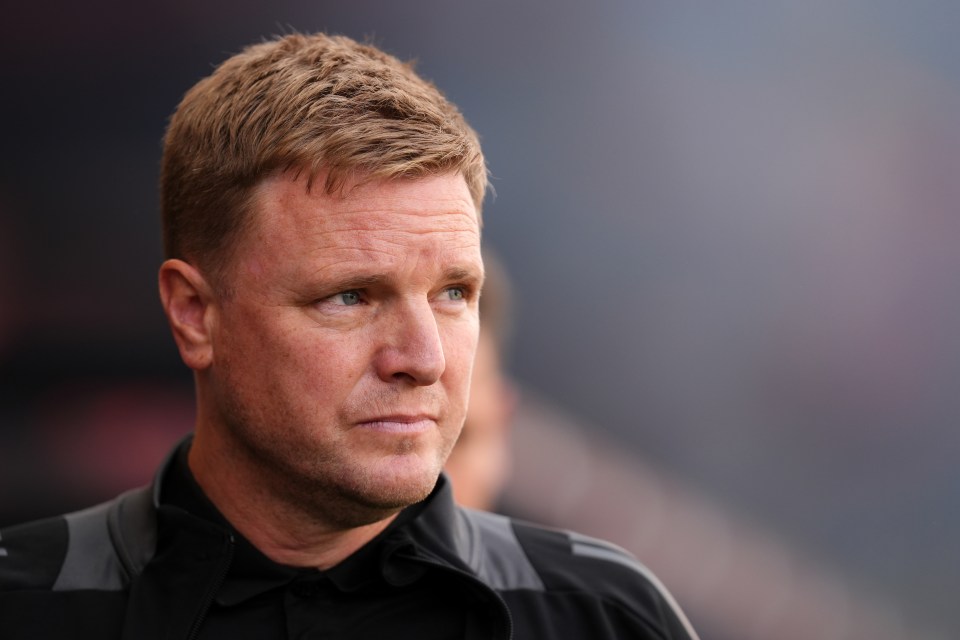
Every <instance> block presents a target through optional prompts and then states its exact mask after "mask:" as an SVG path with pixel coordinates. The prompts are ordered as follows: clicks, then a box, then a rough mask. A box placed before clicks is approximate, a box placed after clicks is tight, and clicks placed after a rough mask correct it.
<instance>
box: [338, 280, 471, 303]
mask: <svg viewBox="0 0 960 640" xmlns="http://www.w3.org/2000/svg"><path fill="white" fill-rule="evenodd" d="M442 292H443V293H447V294H448V295H452V294H453V292H458V293H459V296H460V297H450V298H449V301H450V302H461V301H463V302H466V301H469V300H470V297H471V292H472V290H471V289H470V287H468V286H465V285H450V286H449V287H444V289H443V291H442ZM347 295H354V296H356V298H357V299H356V301H355V302H352V303H350V304H347V303H346V302H345V301H343V300H342V296H347ZM337 298H341V301H340V302H341V303H342V304H341V305H340V306H344V307H353V306H356V305H358V304H360V303H361V302H363V301H364V300H365V295H364V292H363V290H362V289H348V290H346V291H340V292H339V293H335V294H333V295H332V296H330V297H329V298H328V300H331V301H332V300H335V299H337Z"/></svg>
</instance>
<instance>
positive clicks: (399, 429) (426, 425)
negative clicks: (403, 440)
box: [356, 414, 437, 433]
mask: <svg viewBox="0 0 960 640" xmlns="http://www.w3.org/2000/svg"><path fill="white" fill-rule="evenodd" d="M436 424H437V421H436V418H434V417H433V416H430V415H425V414H417V415H409V414H402V415H386V416H371V417H369V418H366V419H363V420H359V421H357V422H356V426H357V427H360V428H362V429H371V430H375V431H382V432H385V433H419V432H421V431H427V430H428V429H432V428H433V427H435V426H436Z"/></svg>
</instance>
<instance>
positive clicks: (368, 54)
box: [160, 34, 488, 279]
mask: <svg viewBox="0 0 960 640" xmlns="http://www.w3.org/2000/svg"><path fill="white" fill-rule="evenodd" d="M285 170H294V171H297V172H306V173H307V175H308V178H309V179H308V185H310V184H312V183H313V179H314V178H315V177H317V176H318V175H320V174H321V173H323V174H324V175H325V179H324V183H323V188H324V189H325V190H326V191H327V193H333V192H335V191H337V190H338V189H341V188H342V187H343V186H344V184H345V183H346V182H347V181H348V180H349V181H355V180H358V181H360V182H366V181H369V180H389V179H397V178H419V177H426V176H430V175H437V174H442V173H448V172H452V173H459V174H461V175H463V177H464V179H465V181H466V183H467V187H468V188H469V190H470V194H471V196H472V198H473V201H474V204H475V205H476V207H477V212H478V213H479V211H480V208H481V205H482V202H483V197H484V194H485V192H486V189H487V185H488V176H487V169H486V165H485V162H484V158H483V153H482V151H481V149H480V143H479V140H478V139H477V135H476V133H475V132H474V131H473V129H471V128H470V126H469V125H468V124H467V122H466V121H465V120H464V118H463V116H462V115H461V113H460V111H459V110H458V109H457V108H456V106H454V105H453V104H452V103H450V102H449V101H448V100H447V99H446V98H445V97H444V96H443V95H442V94H441V93H440V91H439V90H438V89H437V88H436V87H435V86H434V85H433V84H431V83H430V82H427V81H426V80H424V79H422V78H420V77H419V76H418V75H416V73H414V71H413V68H412V66H411V65H410V64H406V63H403V62H401V61H400V60H398V59H396V58H394V57H393V56H390V55H388V54H386V53H384V52H383V51H381V50H379V49H377V48H375V47H373V46H369V45H363V44H359V43H357V42H356V41H354V40H351V39H350V38H347V37H344V36H328V35H325V34H313V35H303V34H292V35H287V36H285V37H282V38H279V39H275V40H273V41H269V42H264V43H261V44H256V45H252V46H250V47H247V48H246V49H244V50H243V51H242V52H240V53H239V54H237V55H235V56H233V57H231V58H229V59H228V60H226V61H225V62H224V63H223V64H221V65H220V66H219V67H218V68H217V69H216V70H215V71H214V72H213V73H212V74H211V75H210V76H208V77H206V78H204V79H203V80H201V81H200V82H198V83H197V84H196V85H194V87H193V88H192V89H190V90H189V91H188V92H187V93H186V95H185V96H184V98H183V100H182V101H181V103H180V105H179V106H178V107H177V110H176V111H175V112H174V114H173V116H172V117H171V119H170V124H169V127H168V128H167V133H166V136H165V138H164V152H163V162H162V171H161V180H160V192H161V214H162V219H163V239H164V250H165V253H166V255H167V257H168V258H181V259H185V260H188V261H191V262H194V263H196V264H197V266H199V267H200V268H201V269H202V270H204V271H206V272H207V273H208V275H210V276H212V277H214V279H217V278H219V276H220V275H222V270H223V268H224V266H225V264H226V263H227V262H228V260H229V258H230V253H231V250H232V248H233V247H234V246H235V245H236V240H237V238H238V236H239V235H240V234H241V233H242V231H243V230H244V229H245V228H246V226H247V225H249V222H250V218H251V216H250V211H249V209H250V202H251V197H252V194H253V190H254V188H255V187H256V186H257V185H258V184H259V183H260V181H262V180H263V179H264V178H266V177H267V176H269V175H271V174H272V173H275V172H277V171H285Z"/></svg>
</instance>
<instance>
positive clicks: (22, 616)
mask: <svg viewBox="0 0 960 640" xmlns="http://www.w3.org/2000/svg"><path fill="white" fill-rule="evenodd" d="M162 167H163V169H162V178H161V183H162V188H161V191H162V195H161V200H162V215H163V222H164V243H165V249H166V253H167V260H166V261H165V262H164V263H163V264H162V265H161V267H160V276H159V283H160V296H161V301H162V304H163V308H164V311H165V313H166V316H167V319H168V321H169V324H170V328H171V330H172V333H173V336H174V339H175V341H176V344H177V346H178V348H179V351H180V356H181V358H182V359H183V361H184V363H185V364H187V366H188V367H190V368H191V369H192V370H193V372H194V381H195V390H196V401H197V416H196V423H195V432H194V435H193V436H192V437H190V438H187V439H185V440H184V441H182V442H181V443H180V444H179V445H178V446H177V447H176V448H175V450H174V451H173V452H172V453H171V454H170V456H169V458H168V459H167V461H166V462H165V463H164V465H163V466H162V468H161V469H160V470H159V472H158V474H157V476H156V478H155V481H154V483H153V485H152V486H150V487H145V488H142V489H137V490H133V491H131V492H128V493H125V494H123V495H121V496H119V497H118V498H116V499H114V500H112V501H109V502H107V503H104V504H101V505H99V506H96V507H92V508H90V509H87V510H85V511H81V512H77V513H72V514H68V515H66V516H60V517H54V518H50V519H47V520H43V521H39V522H34V523H28V524H25V525H19V526H15V527H11V528H8V529H4V530H3V531H2V532H0V620H2V629H3V637H4V638H5V639H15V638H98V639H99V638H129V639H133V638H136V639H137V640H143V639H149V638H160V637H163V638H191V639H193V638H200V639H205V638H236V639H243V638H273V637H305V636H309V635H314V634H318V633H320V632H322V633H324V634H325V635H328V636H330V637H342V638H348V637H349V638H376V637H390V638H416V639H418V640H422V639H427V638H473V637H476V638H481V637H482V638H502V639H506V638H627V637H629V638H673V639H688V638H695V637H696V635H695V633H694V632H693V631H692V629H690V627H689V623H687V622H686V619H685V617H684V616H683V614H682V613H681V612H680V610H679V608H678V607H677V606H676V604H675V603H674V602H673V599H672V598H671V597H670V595H669V594H668V593H667V592H666V591H665V590H663V589H662V587H661V586H660V585H659V583H658V582H657V581H656V579H655V578H653V577H652V576H651V575H650V574H649V572H648V571H647V570H646V569H645V568H643V567H642V566H641V565H639V564H637V563H636V561H635V560H633V558H631V557H630V556H628V555H627V554H626V553H625V552H623V551H622V550H619V549H618V548H616V547H613V546H612V545H609V544H607V543H605V542H602V541H600V540H596V539H592V538H587V537H585V536H582V535H578V534H575V533H571V532H563V531H556V530H548V529H543V528H539V527H536V526H532V525H528V524H521V523H519V522H514V521H512V520H510V519H508V518H506V517H504V516H498V515H494V514H490V513H486V512H480V511H473V510H465V509H460V508H458V507H456V506H455V504H454V502H453V500H452V495H451V490H450V486H449V483H448V482H447V480H446V478H445V477H444V476H442V475H441V469H442V467H443V464H444V462H445V461H446V458H447V456H448V454H449V452H450V450H451V448H452V447H453V444H454V442H455V440H456V438H457V436H458V434H459V432H460V429H461V427H462V425H463V422H464V418H465V415H466V409H467V396H468V390H469V384H470V375H471V368H472V365H473V360H474V355H475V351H476V349H477V347H478V339H479V337H478V332H479V321H478V315H479V313H478V299H479V296H480V290H481V287H482V285H483V280H484V266H483V260H482V256H481V253H480V209H481V205H482V202H483V197H484V194H485V191H486V187H487V171H486V166H485V162H484V159H483V155H482V152H481V150H480V146H479V142H478V140H477V137H476V134H475V133H474V132H473V130H472V129H471V128H470V127H469V125H467V123H466V122H465V121H464V119H463V117H462V116H461V114H460V113H459V111H458V110H457V108H456V107H455V106H454V105H452V104H451V103H449V102H448V101H447V100H446V99H445V98H444V97H443V96H442V95H441V94H440V93H439V91H438V90H437V89H436V88H435V87H434V86H433V85H432V84H430V83H428V82H426V81H424V80H423V79H421V78H420V77H419V76H417V75H416V74H415V73H414V72H413V70H412V68H411V67H410V66H408V65H405V64H403V63H401V62H400V61H398V60H397V59H395V58H393V57H391V56H389V55H387V54H385V53H383V52H382V51H380V50H378V49H376V48H374V47H371V46H365V45H360V44H358V43H356V42H354V41H352V40H350V39H348V38H344V37H330V36H326V35H323V34H317V35H312V36H305V35H299V34H293V35H289V36H286V37H283V38H280V39H276V40H273V41H268V42H264V43H261V44H258V45H254V46H251V47H249V48H247V49H246V50H244V51H243V52H241V53H239V54H237V55H235V56H233V57H231V58H230V59H228V60H227V61H226V62H224V63H223V64H222V65H220V66H219V67H218V68H217V69H216V70H215V71H214V72H213V73H212V74H211V75H210V76H208V77H207V78H205V79H203V80H201V81H200V82H199V83H197V84H196V85H195V86H194V87H193V88H192V89H191V90H190V91H188V92H187V94H186V96H185V97H184V99H183V101H182V102H181V104H180V105H179V107H178V108H177V110H176V112H175V113H174V115H173V117H172V118H171V120H170V125H169V127H168V130H167V135H166V138H165V142H164V157H163V163H162ZM480 404H483V403H482V402H480Z"/></svg>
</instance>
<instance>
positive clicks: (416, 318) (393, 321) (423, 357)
mask: <svg viewBox="0 0 960 640" xmlns="http://www.w3.org/2000/svg"><path fill="white" fill-rule="evenodd" d="M385 320H386V322H385V323H384V324H385V325H388V326H381V327H380V328H379V330H380V331H383V333H382V334H381V335H380V336H379V337H380V339H381V340H383V347H382V348H381V349H380V351H379V353H378V355H377V360H376V364H375V366H376V369H377V375H378V376H379V377H380V379H381V380H383V381H384V382H395V381H398V380H400V381H406V382H408V383H409V384H413V385H415V386H428V385H431V384H433V383H435V382H437V380H439V379H440V376H441V375H442V374H443V371H444V369H445V368H446V360H445V359H444V354H443V341H442V340H441V338H440V327H439V326H438V325H437V318H436V316H435V315H434V313H433V309H432V308H431V307H430V303H429V302H428V301H426V300H424V301H422V302H409V303H407V302H405V303H399V304H398V305H397V308H396V309H395V312H394V313H391V314H389V317H388V318H386V319H385Z"/></svg>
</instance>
